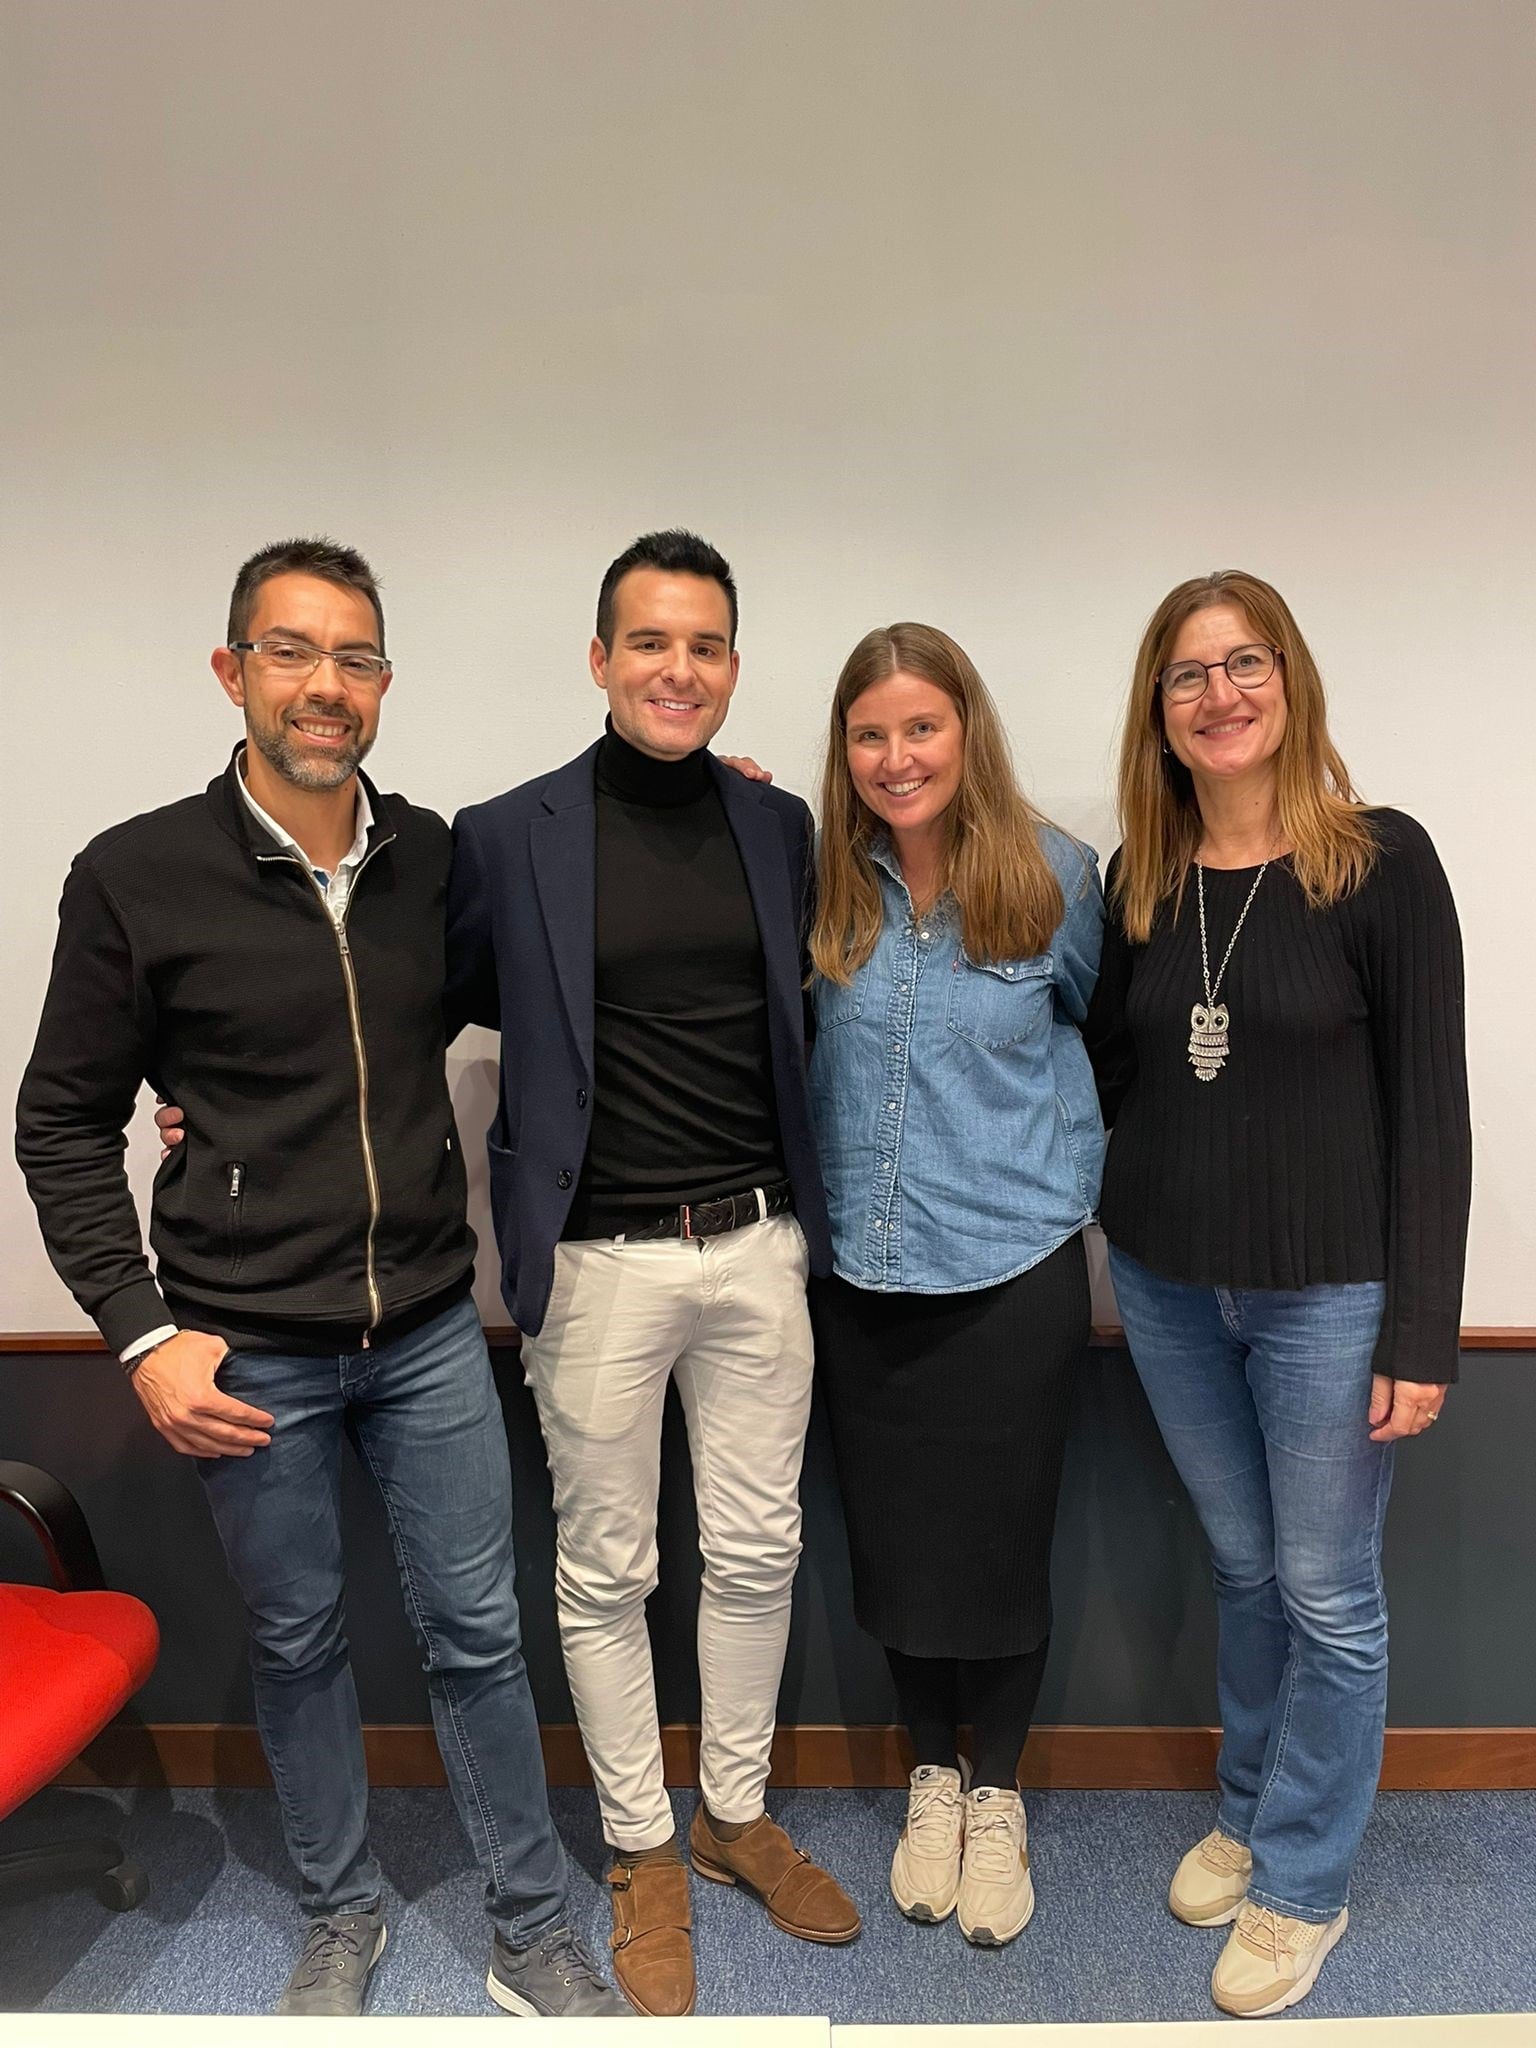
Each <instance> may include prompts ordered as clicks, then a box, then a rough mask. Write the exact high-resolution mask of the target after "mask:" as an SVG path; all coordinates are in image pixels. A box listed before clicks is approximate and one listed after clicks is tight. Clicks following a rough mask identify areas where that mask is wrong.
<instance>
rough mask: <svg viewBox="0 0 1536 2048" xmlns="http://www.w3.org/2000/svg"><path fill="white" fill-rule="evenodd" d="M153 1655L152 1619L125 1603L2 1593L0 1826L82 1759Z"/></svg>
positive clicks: (125, 1599) (8, 1589)
mask: <svg viewBox="0 0 1536 2048" xmlns="http://www.w3.org/2000/svg"><path fill="white" fill-rule="evenodd" d="M159 1647H160V1631H159V1629H158V1628H157V1627H156V1626H155V1617H154V1616H153V1615H152V1614H151V1613H150V1611H149V1609H148V1608H147V1607H146V1606H145V1605H144V1603H143V1601H142V1600H135V1599H134V1598H133V1596H132V1595H131V1594H129V1593H55V1592H52V1591H50V1590H49V1589H48V1588H47V1587H45V1586H12V1585H0V1816H3V1815H5V1814H7V1813H9V1812H11V1811H12V1809H13V1808H14V1807H17V1806H19V1805H20V1804H21V1802H22V1801H23V1800H24V1799H29V1798H30V1797H31V1796H32V1794H33V1793H34V1792H36V1791H38V1790H40V1788H41V1787H42V1786H44V1785H46V1784H48V1783H49V1782H50V1780H51V1779H53V1778H55V1777H57V1776H58V1774H59V1772H60V1771H61V1770H63V1768H64V1766H65V1765H66V1764H67V1763H69V1762H71V1761H72V1760H73V1759H74V1758H75V1757H77V1756H78V1755H79V1754H80V1751H81V1750H82V1749H83V1748H84V1747H85V1745H86V1743H87V1742H89V1741H90V1739H91V1737H92V1736H93V1735H95V1734H97V1733H98V1732H99V1731H100V1730H101V1729H103V1728H104V1727H105V1726H106V1724H107V1723H108V1722H109V1721H110V1720H111V1719H112V1716H113V1715H114V1714H116V1713H117V1712H118V1711H119V1709H120V1708H122V1707H123V1706H125V1705H126V1704H127V1702H128V1701H129V1700H130V1699H131V1698H132V1697H133V1695H134V1693H136V1692H137V1691H138V1689H139V1687H140V1686H141V1685H142V1684H143V1683H144V1681H145V1679H146V1678H147V1677H148V1676H149V1674H150V1672H151V1671H152V1670H153V1669H154V1663H155V1656H156V1653H157V1652H158V1650H159Z"/></svg>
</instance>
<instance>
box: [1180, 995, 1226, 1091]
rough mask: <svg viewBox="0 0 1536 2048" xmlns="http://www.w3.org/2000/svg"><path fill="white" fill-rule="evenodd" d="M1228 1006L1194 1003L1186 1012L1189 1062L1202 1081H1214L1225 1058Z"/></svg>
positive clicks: (1223, 1004)
mask: <svg viewBox="0 0 1536 2048" xmlns="http://www.w3.org/2000/svg"><path fill="white" fill-rule="evenodd" d="M1227 1022H1228V1019H1227V1006H1226V1004H1225V1003H1212V1004H1211V1005H1210V1006H1209V1008H1207V1006H1206V1005H1205V1004H1204V1003H1196V1004H1195V1007H1194V1008H1193V1009H1192V1010H1191V1011H1190V1013H1189V1064H1190V1065H1191V1066H1192V1067H1193V1068H1194V1070H1195V1072H1196V1074H1197V1075H1198V1076H1199V1078H1200V1079H1201V1080H1202V1081H1214V1080H1215V1078H1216V1076H1217V1075H1218V1074H1219V1073H1220V1072H1221V1069H1222V1066H1223V1064H1224V1063H1225V1061H1226V1057H1227V1052H1228V1049H1229V1048H1228V1045H1227Z"/></svg>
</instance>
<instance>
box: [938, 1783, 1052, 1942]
mask: <svg viewBox="0 0 1536 2048" xmlns="http://www.w3.org/2000/svg"><path fill="white" fill-rule="evenodd" d="M956 1904H957V1906H958V1908H959V1919H960V1932H961V1933H962V1934H963V1935H964V1936H965V1938H966V1940H967V1941H974V1942H975V1943H977V1945H978V1946H979V1947H982V1948H1001V1947H1002V1945H1003V1943H1004V1942H1005V1941H1012V1939H1013V1937H1014V1936H1015V1935H1016V1934H1019V1933H1022V1931H1023V1930H1024V1928H1025V1927H1026V1926H1028V1924H1029V1916H1030V1914H1031V1913H1033V1912H1034V1910H1035V1881H1034V1879H1033V1878H1032V1877H1031V1876H1030V1874H1029V1843H1028V1829H1027V1826H1026V1823H1025V1820H1024V1802H1023V1800H1022V1799H1021V1798H1020V1797H1019V1795H1018V1793H1017V1792H1004V1791H1001V1790H1000V1789H999V1788H998V1787H997V1786H996V1785H983V1786H982V1787H981V1789H980V1791H979V1792H967V1794H966V1795H965V1852H964V1856H963V1858H962V1860H961V1866H960V1895H959V1898H958V1899H957V1901H956Z"/></svg>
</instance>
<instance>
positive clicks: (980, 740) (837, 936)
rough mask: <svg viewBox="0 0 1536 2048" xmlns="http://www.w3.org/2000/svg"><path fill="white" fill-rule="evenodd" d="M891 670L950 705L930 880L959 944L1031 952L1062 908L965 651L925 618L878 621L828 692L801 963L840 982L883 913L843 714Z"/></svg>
mask: <svg viewBox="0 0 1536 2048" xmlns="http://www.w3.org/2000/svg"><path fill="white" fill-rule="evenodd" d="M898 673H899V674H904V675H912V676H921V677H922V678H923V679H924V681H926V682H930V683H935V684H937V686H938V687H939V689H941V690H942V691H943V692H944V693H945V695H946V696H947V697H949V698H950V699H951V700H952V701H953V703H954V705H955V708H956V710H957V711H958V712H959V714H960V724H961V728H962V731H963V733H964V739H965V752H964V756H963V759H962V763H961V769H960V787H959V788H958V789H957V790H956V792H955V796H954V799H953V801H952V802H951V803H950V805H949V807H948V809H947V810H946V811H945V813H944V824H945V840H944V848H943V852H942V854H941V856H940V860H939V874H938V886H939V892H940V894H942V893H943V892H944V890H946V889H948V890H951V891H952V892H953V894H954V897H955V901H956V903H957V904H958V905H959V908H960V924H961V934H962V939H963V943H964V945H965V950H966V952H967V954H968V955H969V956H970V958H971V959H972V960H977V961H982V960H985V961H999V960H1019V959H1026V958H1028V957H1029V956H1030V955H1031V954H1033V953H1042V952H1044V950H1045V948H1046V947H1047V946H1048V945H1049V944H1050V942H1051V934H1052V933H1053V932H1054V931H1055V929H1056V927H1057V925H1059V924H1060V922H1061V918H1062V911H1063V908H1064V903H1063V898H1062V891H1061V884H1060V882H1059V881H1058V880H1057V879H1056V873H1055V870H1054V869H1053V868H1052V866H1051V864H1050V862H1049V861H1048V860H1047V859H1046V856H1045V852H1044V849H1043V848H1042V847H1041V844H1040V827H1041V825H1042V824H1044V823H1045V820H1044V819H1043V818H1042V816H1041V814H1040V813H1039V812H1038V811H1037V810H1036V809H1035V807H1034V805H1033V804H1031V803H1030V802H1029V800H1028V798H1027V797H1026V796H1025V795H1024V794H1023V792H1022V791H1021V790H1020V788H1019V785H1018V782H1017V780H1016V779H1015V776H1014V772H1013V760H1012V757H1011V755H1010V752H1009V748H1008V736H1007V734H1006V733H1005V732H1004V731H1003V722H1002V720H1001V718H999V716H998V713H997V706H996V705H995V704H994V703H993V701H992V697H991V693H990V692H989V691H988V689H987V686H986V684H985V683H984V682H983V681H982V680H981V677H980V676H979V675H978V674H977V673H976V669H975V665H974V664H973V663H972V661H971V659H970V656H969V655H968V654H967V653H966V652H965V649H964V648H963V647H960V646H958V645H957V644H956V643H955V641H953V640H951V639H950V637H949V635H948V634H947V633H941V632H940V631H939V629H938V628H937V627H936V626H919V625H915V624H912V623H911V622H910V621H908V622H904V623H902V624H899V625H895V626H880V627H877V628H876V630H875V631H874V632H873V633H866V634H865V636H864V638H863V639H862V640H861V641H860V642H859V644H858V646H857V647H855V648H854V650H853V652H852V654H850V655H849V657H848V659H847V660H846V661H845V662H844V663H843V672H842V674H841V675H840V676H839V677H838V679H837V689H836V691H835V692H834V693H833V697H832V720H831V729H830V731H829V733H828V735H827V754H826V761H825V763H824V765H823V768H822V777H821V841H820V850H819V854H818V866H817V903H816V922H815V925H814V927H813V929H812V932H811V960H812V964H813V965H814V966H815V968H816V971H817V973H818V974H822V975H825V976H826V978H827V979H828V980H829V981H839V982H846V981H848V980H850V979H851V978H852V976H853V975H854V974H855V973H857V971H858V969H859V968H861V967H862V966H863V965H864V963H865V961H866V960H868V958H869V956H870V955H871V953H873V952H874V950H875V941H876V940H877V939H878V938H879V936H880V925H881V919H882V910H881V904H880V884H879V880H878V878H877V876H876V873H875V865H874V862H873V861H872V860H871V859H870V846H871V844H872V843H873V841H874V840H875V838H876V837H877V835H879V834H881V833H883V832H884V831H885V829H886V828H885V825H884V823H883V822H882V820H881V819H879V818H877V817H876V815H875V813H874V812H873V811H872V810H871V809H870V808H869V806H868V805H867V804H866V803H865V802H864V800H863V798H862V797H861V796H860V795H859V793H858V791H857V790H856V789H855V788H854V786H853V777H852V775H851V774H850V773H849V769H848V713H849V711H850V710H851V709H852V707H853V705H854V704H855V702H856V701H857V700H858V699H859V698H860V697H862V696H863V694H864V692H865V691H866V690H868V689H870V688H871V687H872V686H873V685H874V684H876V683H883V682H884V681H885V680H886V678H887V677H888V676H893V675H896V674H898Z"/></svg>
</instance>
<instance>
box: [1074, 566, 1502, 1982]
mask: <svg viewBox="0 0 1536 2048" xmlns="http://www.w3.org/2000/svg"><path fill="white" fill-rule="evenodd" d="M1119 799H1120V801H1119V808H1120V823H1121V832H1122V843H1121V846H1120V850H1119V852H1118V853H1116V854H1115V856H1114V858H1113V859H1112V860H1111V862H1110V865H1109V871H1108V875H1107V877H1106V896H1107V899H1108V913H1109V914H1108V921H1107V924H1106V929H1105V939H1104V952H1103V961H1102V965H1101V969H1100V974H1099V981H1098V986H1097V988H1096V990H1095V992H1094V997H1093V1002H1092V1004H1091V1006H1090V1009H1089V1014H1088V1019H1087V1023H1086V1025H1085V1027H1084V1040H1085V1043H1086V1044H1087V1046H1088V1050H1089V1053H1090V1056H1091V1057H1092V1060H1093V1064H1094V1070H1095V1076H1096V1079H1097V1081H1098V1084H1099V1100H1100V1105H1101V1107H1102V1109H1103V1113H1104V1121H1105V1124H1106V1125H1107V1126H1109V1127H1110V1136H1109V1149H1108V1154H1107V1158H1106V1162H1105V1173H1104V1187H1103V1195H1102V1199H1101V1201H1100V1206H1099V1216H1100V1221H1101V1222H1102V1224H1103V1227H1104V1233H1105V1236H1106V1237H1107V1239H1108V1240H1109V1266H1110V1273H1111V1276H1112V1278H1113V1281H1114V1287H1115V1299H1116V1302H1117V1304H1118V1306H1119V1310H1120V1316H1121V1320H1122V1322H1123V1324H1124V1326H1125V1333H1126V1340H1127V1343H1128V1344H1129V1346H1130V1350H1131V1355H1132V1358H1133V1360H1134V1362H1135V1366H1136V1371H1137V1374H1138V1376H1139V1378H1140V1379H1141V1382H1142V1385H1143V1387H1144V1389H1145V1391H1146V1394H1147V1398H1148V1400H1149V1402H1150V1404H1151V1407H1152V1410H1153V1413H1154V1415H1155V1416H1156V1418H1157V1423H1158V1427H1159V1429H1160V1430H1161V1432H1162V1435H1163V1441H1164V1443H1165V1444H1166V1446H1167V1448H1168V1452H1169V1455H1170V1456H1171V1458H1172V1459H1173V1462H1174V1464H1175V1465H1176V1466H1177V1467H1178V1470H1179V1474H1180V1477H1181V1478H1182V1479H1183V1481H1184V1483H1185V1485H1186V1487H1187V1488H1188V1490H1189V1494H1190V1498H1191V1500H1192V1501H1193V1503H1194V1506H1195V1509H1196V1511H1197V1513H1198V1514H1199V1516H1200V1520H1201V1524H1202V1526H1203V1528H1204V1530H1205V1534H1206V1538H1207V1540H1208V1542H1209V1545H1210V1549H1211V1555H1212V1562H1213V1566H1214V1575H1215V1581H1216V1597H1217V1606H1218V1609H1219V1613H1220V1629H1219V1632H1218V1640H1217V1669H1216V1680H1217V1696H1218V1699H1219V1701H1220V1705H1221V1721H1222V1746H1221V1753H1220V1757H1219V1759H1218V1763H1217V1778H1218V1782H1219V1785H1220V1792H1221V1797H1220V1802H1219V1804H1218V1807H1217V1810H1216V1814H1215V1826H1214V1827H1213V1828H1212V1830H1211V1831H1210V1833H1209V1834H1207V1835H1206V1836H1205V1837H1204V1839H1203V1840H1201V1841H1200V1842H1197V1843H1196V1844H1195V1846H1194V1847H1193V1848H1191V1849H1190V1850H1189V1851H1188V1853H1187V1854H1186V1855H1185V1856H1184V1858H1183V1860H1182V1861H1181V1862H1180V1864H1179V1865H1178V1868H1177V1870H1176V1871H1175V1872H1174V1873H1173V1877H1172V1883H1171V1885H1170V1888H1169V1894H1168V1904H1169V1907H1170V1909H1171V1911H1172V1912H1173V1913H1174V1914H1175V1916H1176V1917H1177V1918H1179V1919H1180V1920H1183V1921H1185V1922H1187V1923H1188V1924H1190V1925H1193V1926H1199V1927H1213V1926H1224V1925H1230V1926H1231V1927H1232V1933H1231V1935H1230V1936H1229V1938H1228V1941H1227V1944H1226V1947H1225V1948H1224V1949H1223V1951H1222V1953H1221V1957H1220V1960H1219V1961H1218V1962H1217V1965H1216V1968H1215V1971H1214V1973H1213V1975H1212V1978H1211V1995H1212V1997H1213V1998H1214V2000H1215V2001H1216V2003H1217V2004H1218V2005H1219V2006H1221V2007H1222V2008H1223V2009H1224V2010H1225V2011H1228V2012H1231V2013H1235V2014H1241V2015H1244V2016H1250V2017H1256V2016H1259V2015H1261V2014H1265V2013H1271V2012H1279V2011H1281V2010H1282V2009H1283V2008H1285V2007H1286V2006H1290V2005H1294V2004H1295V2003H1296V2002H1297V2001H1298V2000H1299V1999H1301V1998H1304V1997H1305V1996H1306V1995H1307V1993H1308V1991H1309V1990H1310V1989H1311V1987H1312V1985H1313V1983H1314V1981H1315V1980H1316V1977H1317V1974H1318V1971H1319V1970H1320V1968H1321V1967H1322V1964H1323V1962H1324V1959H1325V1958H1326V1957H1327V1955H1328V1953H1329V1951H1330V1950H1331V1949H1332V1948H1333V1946H1334V1945H1335V1944H1336V1943H1337V1942H1338V1941H1339V1939H1340V1938H1341V1937H1342V1935H1343V1933H1344V1930H1345V1927H1346V1925H1347V1924H1348V1918H1349V1915H1348V1908H1347V1903H1346V1902H1347V1897H1348V1888H1349V1877H1350V1872H1351V1869H1352V1867H1353V1864H1354V1860H1355V1856H1356V1853H1357V1851H1358V1849H1359V1845H1360V1839H1361V1835H1362V1833H1363V1831H1364V1828H1365V1823H1366V1819H1367V1816H1368V1815H1369V1813H1370V1808H1371V1800H1372V1795H1373V1793H1374V1790H1375V1785H1376V1779H1377V1775H1378V1772H1379V1768H1380V1763H1381V1750H1382V1738H1383V1734H1384V1730H1385V1722H1386V1677H1387V1642H1386V1606H1385V1600H1384V1597H1383V1593H1382V1585H1381V1534H1382V1527H1383V1521H1384V1517H1385V1513H1386V1505H1387V1495H1388V1490H1389V1487H1390V1482H1391V1471H1392V1459H1393V1453H1394V1449H1395V1445H1396V1442H1397V1440H1398V1439H1401V1438H1406V1437H1413V1436H1417V1435H1419V1434H1421V1433H1422V1432H1423V1431H1424V1430H1426V1429H1427V1428H1428V1427H1429V1426H1430V1424H1432V1423H1433V1422H1434V1421H1435V1420H1436V1418H1437V1417H1438V1415H1439V1413H1440V1410H1441V1407H1442V1405H1443V1403H1444V1400H1445V1395H1446V1388H1447V1385H1448V1383H1449V1382H1450V1381H1451V1380H1453V1379H1454V1378H1455V1377H1456V1369H1457V1353H1458V1337H1459V1322H1460V1305H1461V1283H1462V1271H1463V1265H1464V1260H1465V1249H1466V1224H1467V1208H1468V1201H1469V1195H1470V1184H1471V1125H1470V1118H1469V1116H1468V1111H1467V1097H1466V1065H1465V1051H1464V1022H1463V1014H1462V1012H1463V997H1462V966H1461V946H1460V936H1459V933H1458V931H1457V926H1456V913H1455V907H1454V905H1453V904H1452V901H1451V896H1450V889H1449V885H1448V884H1447V882H1446V878H1445V875H1444V872H1443V870H1442V869H1441V867H1440V863H1439V861H1438V859H1437V858H1436V855H1435V850H1434V847H1433V846H1432V844H1431V843H1430V840H1429V836H1428V834H1427V833H1426V832H1425V831H1424V829H1423V827H1422V826H1421V825H1419V824H1418V823H1417V822H1416V821H1415V820H1414V819H1412V818H1408V817H1405V816H1404V815H1403V814H1402V813H1401V812H1399V811H1393V810H1386V809H1380V808H1371V807H1367V806H1366V805H1365V804H1364V803H1362V802H1361V801H1360V800H1359V798H1358V797H1357V796H1356V794H1355V791H1354V789H1353V787H1352V786H1351V783H1350V778H1349V773H1348V771H1347V769H1346V768H1345V766H1344V763H1343V761H1342V760H1341V759H1340V757H1339V754H1338V752H1337V750H1336V749H1335V748H1334V746H1333V744H1332V742H1331V740H1330V739H1329V736H1328V726H1327V713H1326V705H1325V700H1324V693H1323V686H1322V681H1321V678H1320V676H1319V675H1318V671H1317V667H1316V664H1315V662H1314V661H1313V659H1312V655H1311V653H1310V651H1309V650H1308V648H1307V644H1306V642H1305V640H1304V639H1303V638H1302V636H1301V632H1300V630H1299V628H1298V627H1297V624H1296V621H1295V619H1294V618H1293V617H1292V615H1291V612H1290V609H1289V607H1288V606H1287V605H1286V603H1285V600H1284V599H1283V598H1282V597H1281V596H1280V594H1279V592H1278V591H1276V590H1274V589H1273V588H1272V587H1271V586H1270V585H1269V584H1267V583H1264V582H1261V581H1260V580H1259V578H1257V577H1255V576H1250V575H1247V574H1245V573H1242V572H1240V571H1227V572H1223V573H1222V574H1220V575H1216V576H1208V577H1199V578H1196V579H1194V580H1193V581H1191V582H1189V583H1185V584H1181V585H1180V586H1179V587H1178V588H1177V589H1176V590H1173V591H1171V592H1170V593H1169V595H1168V596H1167V597H1166V598H1165V599H1164V600H1163V602H1162V604H1161V605H1160V606H1159V607H1158V609H1157V611H1156V612H1155V613H1154V614H1153V616H1152V619H1151V622H1150V623H1149V625H1148V627H1147V629H1146V632H1145V634H1144V635H1143V638H1142V644H1141V649H1140V652H1139V654H1138V656H1137V662H1136V669H1135V677H1134V680H1133V683H1132V689H1131V701H1130V705H1129V708H1128V710H1127V714H1126V723H1125V733H1124V738H1123V743H1122V748H1121V761H1120V789H1119Z"/></svg>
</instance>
